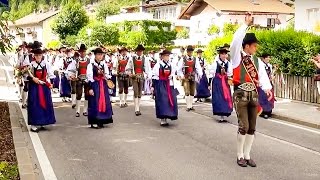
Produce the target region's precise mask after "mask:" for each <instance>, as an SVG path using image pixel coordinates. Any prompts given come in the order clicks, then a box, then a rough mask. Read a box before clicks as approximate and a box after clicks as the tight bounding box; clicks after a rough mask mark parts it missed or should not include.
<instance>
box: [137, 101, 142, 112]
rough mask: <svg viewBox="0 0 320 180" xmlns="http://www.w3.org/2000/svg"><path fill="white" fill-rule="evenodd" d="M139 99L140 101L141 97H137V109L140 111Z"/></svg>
mask: <svg viewBox="0 0 320 180" xmlns="http://www.w3.org/2000/svg"><path fill="white" fill-rule="evenodd" d="M140 101H141V98H138V107H137V108H138V111H140Z"/></svg>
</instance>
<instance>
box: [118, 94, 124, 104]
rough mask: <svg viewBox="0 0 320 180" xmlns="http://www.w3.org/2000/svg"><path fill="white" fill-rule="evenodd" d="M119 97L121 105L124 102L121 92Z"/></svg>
mask: <svg viewBox="0 0 320 180" xmlns="http://www.w3.org/2000/svg"><path fill="white" fill-rule="evenodd" d="M119 98H120V105H122V102H123V94H119Z"/></svg>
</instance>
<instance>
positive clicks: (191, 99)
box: [189, 96, 194, 108]
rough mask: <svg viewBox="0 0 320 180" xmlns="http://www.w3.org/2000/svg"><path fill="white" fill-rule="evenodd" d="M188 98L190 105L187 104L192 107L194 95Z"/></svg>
mask: <svg viewBox="0 0 320 180" xmlns="http://www.w3.org/2000/svg"><path fill="white" fill-rule="evenodd" d="M189 98H190V100H189V101H190V105H189V106H190V108H192V107H193V105H192V104H193V98H194V97H193V96H189Z"/></svg>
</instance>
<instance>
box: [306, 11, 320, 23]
mask: <svg viewBox="0 0 320 180" xmlns="http://www.w3.org/2000/svg"><path fill="white" fill-rule="evenodd" d="M307 14H308V21H309V23H311V24H314V23H315V22H316V21H317V20H318V19H319V18H320V11H319V8H312V9H307Z"/></svg>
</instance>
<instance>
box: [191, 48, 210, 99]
mask: <svg viewBox="0 0 320 180" xmlns="http://www.w3.org/2000/svg"><path fill="white" fill-rule="evenodd" d="M202 53H203V51H202V49H198V50H197V60H198V61H199V62H200V66H201V68H202V72H203V73H202V77H201V79H200V81H199V83H197V88H196V89H197V93H196V96H195V97H196V98H197V101H199V102H202V100H201V99H206V98H208V97H210V96H211V94H210V90H209V87H208V78H207V75H206V62H205V59H204V57H202Z"/></svg>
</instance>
